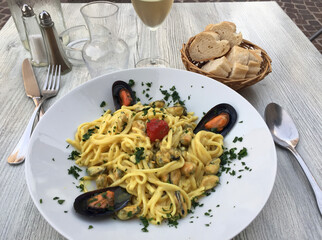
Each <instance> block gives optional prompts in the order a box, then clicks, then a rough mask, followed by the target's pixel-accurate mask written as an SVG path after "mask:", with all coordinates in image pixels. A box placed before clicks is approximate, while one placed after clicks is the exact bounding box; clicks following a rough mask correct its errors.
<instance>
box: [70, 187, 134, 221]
mask: <svg viewBox="0 0 322 240" xmlns="http://www.w3.org/2000/svg"><path fill="white" fill-rule="evenodd" d="M131 196H132V195H131V194H129V193H128V192H127V191H126V190H125V189H124V188H121V187H109V188H103V189H98V190H95V191H91V192H87V193H84V194H82V195H80V196H78V197H77V198H76V199H75V201H74V209H75V211H76V212H77V213H79V214H81V215H84V216H89V217H94V216H110V215H114V214H115V212H117V211H119V210H121V209H122V208H124V207H126V205H127V204H128V202H129V201H130V199H131Z"/></svg>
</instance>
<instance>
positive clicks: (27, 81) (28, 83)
mask: <svg viewBox="0 0 322 240" xmlns="http://www.w3.org/2000/svg"><path fill="white" fill-rule="evenodd" d="M22 79H23V84H24V87H25V92H26V95H27V96H28V97H30V98H31V99H32V100H33V101H34V103H35V105H36V107H37V106H38V105H39V101H40V99H41V95H40V90H39V86H38V82H37V79H36V77H35V74H34V70H33V68H32V66H31V63H30V61H29V59H28V58H26V59H25V60H23V62H22ZM42 115H43V110H42V109H41V110H40V117H41V116H42ZM37 122H38V118H36V120H35V124H36V123H37Z"/></svg>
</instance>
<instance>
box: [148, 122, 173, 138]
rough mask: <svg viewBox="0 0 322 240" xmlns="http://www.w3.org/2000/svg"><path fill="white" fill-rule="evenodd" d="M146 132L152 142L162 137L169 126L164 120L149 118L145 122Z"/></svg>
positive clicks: (166, 132)
mask: <svg viewBox="0 0 322 240" xmlns="http://www.w3.org/2000/svg"><path fill="white" fill-rule="evenodd" d="M146 132H147V134H148V137H149V138H150V140H151V141H152V142H154V141H155V140H157V139H159V140H161V139H162V138H164V137H165V136H166V135H167V134H168V132H169V126H168V124H167V122H166V121H164V120H159V119H151V121H150V122H148V123H147V124H146Z"/></svg>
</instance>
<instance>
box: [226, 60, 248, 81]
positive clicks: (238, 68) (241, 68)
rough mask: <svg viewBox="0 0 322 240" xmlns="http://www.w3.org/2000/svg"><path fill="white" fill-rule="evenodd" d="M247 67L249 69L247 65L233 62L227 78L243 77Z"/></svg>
mask: <svg viewBox="0 0 322 240" xmlns="http://www.w3.org/2000/svg"><path fill="white" fill-rule="evenodd" d="M248 69H249V68H248V66H246V65H243V64H240V63H238V62H235V63H234V65H233V69H232V71H231V74H230V76H229V78H231V79H242V78H245V76H246V74H247V72H248Z"/></svg>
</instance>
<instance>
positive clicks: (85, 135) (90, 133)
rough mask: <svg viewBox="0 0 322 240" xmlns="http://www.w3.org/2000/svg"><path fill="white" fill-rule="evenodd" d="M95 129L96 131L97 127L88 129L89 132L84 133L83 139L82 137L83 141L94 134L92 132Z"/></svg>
mask: <svg viewBox="0 0 322 240" xmlns="http://www.w3.org/2000/svg"><path fill="white" fill-rule="evenodd" d="M94 131H95V128H90V129H88V131H87V133H85V134H84V135H83V139H82V140H83V142H85V141H86V140H88V139H89V138H90V137H91V136H92V134H93V133H94Z"/></svg>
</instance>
